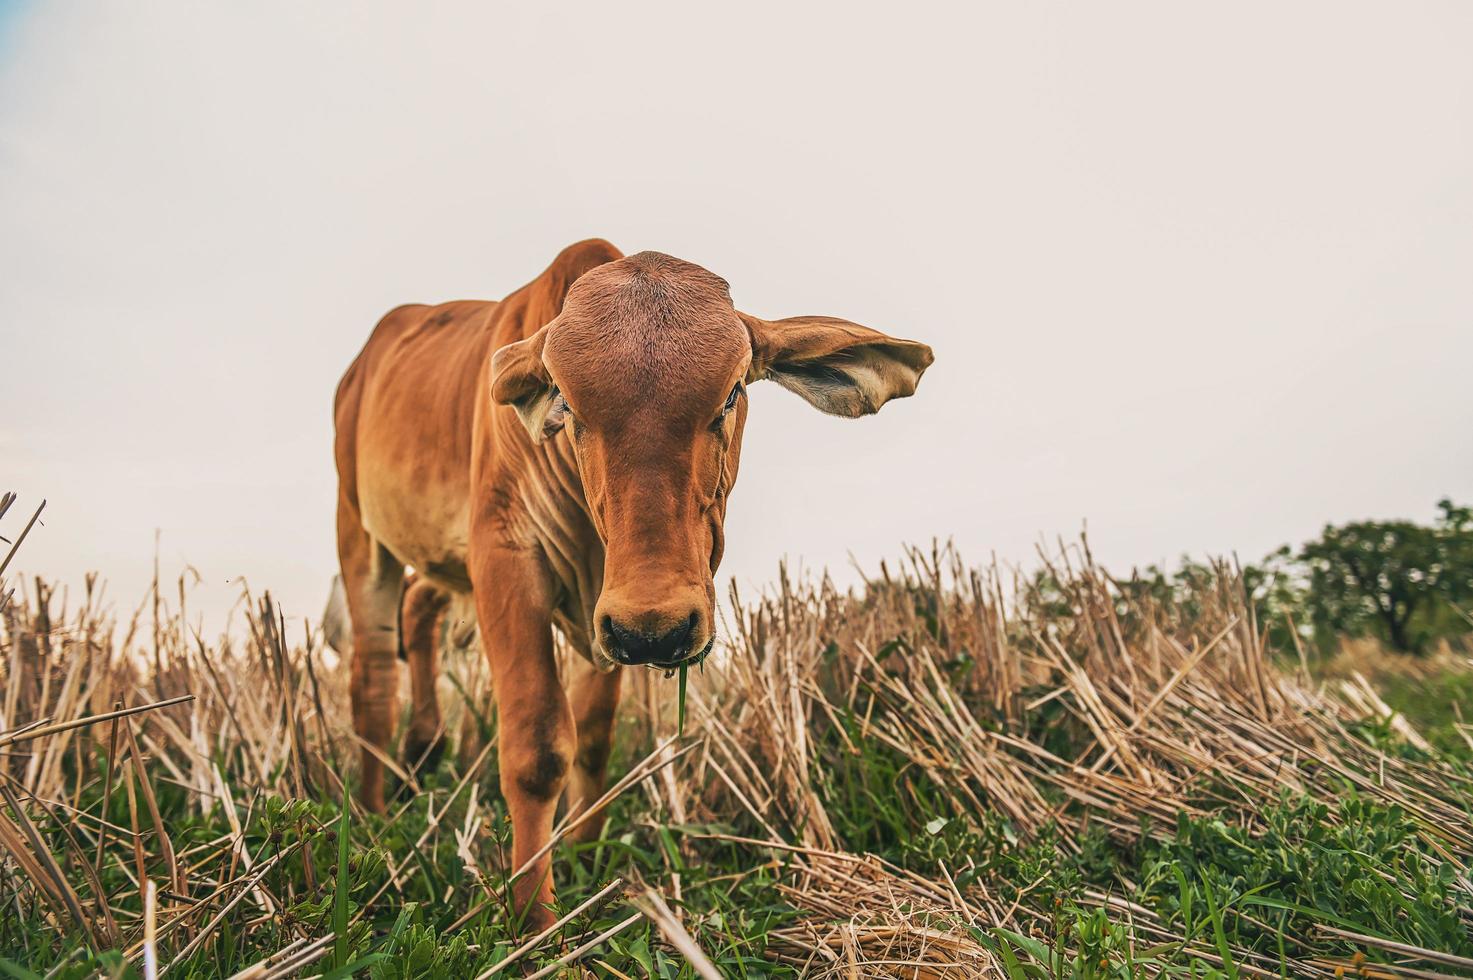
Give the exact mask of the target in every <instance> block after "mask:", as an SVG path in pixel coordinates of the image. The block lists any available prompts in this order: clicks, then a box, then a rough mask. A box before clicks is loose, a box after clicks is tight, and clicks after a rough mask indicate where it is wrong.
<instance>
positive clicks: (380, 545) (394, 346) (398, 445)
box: [335, 240, 932, 926]
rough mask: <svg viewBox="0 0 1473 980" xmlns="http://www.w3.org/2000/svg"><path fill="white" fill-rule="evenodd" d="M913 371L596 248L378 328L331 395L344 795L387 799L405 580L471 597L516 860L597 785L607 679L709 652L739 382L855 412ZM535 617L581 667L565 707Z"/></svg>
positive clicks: (541, 875) (537, 904)
mask: <svg viewBox="0 0 1473 980" xmlns="http://www.w3.org/2000/svg"><path fill="white" fill-rule="evenodd" d="M931 360H932V358H931V349H930V348H929V347H927V346H926V345H924V344H919V343H916V342H914V341H909V340H897V339H894V338H892V337H887V336H886V335H884V334H882V333H878V332H876V331H874V330H870V329H868V328H865V327H861V326H858V325H856V324H853V323H849V322H848V321H845V320H839V319H835V318H832V317H794V318H791V319H786V320H775V321H769V320H761V319H758V318H757V317H754V316H750V315H748V314H746V313H742V312H740V311H738V310H736V309H734V308H733V306H732V302H731V297H730V295H729V293H728V291H727V284H726V282H725V281H724V280H722V279H721V278H719V277H718V276H715V275H713V274H711V273H710V272H707V271H706V270H705V269H702V268H700V267H699V266H696V265H692V264H691V263H689V262H682V261H680V260H679V259H674V258H671V257H669V256H667V255H661V254H659V253H657V252H641V253H639V254H638V255H631V256H629V257H627V258H626V257H624V256H623V255H622V254H621V253H620V252H619V251H618V250H617V249H615V248H614V247H613V246H612V245H610V244H609V243H607V242H604V241H600V240H590V241H585V242H580V243H578V244H576V245H573V246H571V247H569V248H567V249H565V250H563V252H562V253H561V254H560V255H558V257H557V258H556V259H554V260H553V263H552V265H550V266H549V267H548V268H547V270H546V271H545V272H543V273H542V274H541V275H540V276H538V277H537V278H536V279H534V280H533V281H532V282H531V283H530V284H528V285H526V286H524V287H523V288H521V289H519V290H517V291H516V292H514V293H512V294H511V295H510V296H508V297H507V298H506V299H505V300H503V301H501V302H500V303H495V302H471V301H462V302H454V303H445V304H442V305H440V306H402V307H400V308H398V309H396V310H394V311H392V312H391V313H389V314H388V315H387V316H385V317H384V319H383V320H382V321H381V322H380V323H379V325H378V328H377V329H376V330H374V332H373V335H372V336H371V337H370V338H369V340H368V343H367V344H366V345H365V346H364V348H363V351H362V352H361V353H360V354H359V355H358V358H357V360H355V361H354V362H353V364H352V366H351V367H349V368H348V372H347V373H346V374H345V375H344V376H343V380H342V382H341V383H340V384H339V386H338V391H337V399H336V403H335V416H336V425H337V445H336V457H337V469H338V552H339V558H340V561H341V563H342V575H343V583H344V586H345V589H346V594H347V604H348V611H349V615H350V617H351V620H352V637H353V640H352V642H353V656H352V700H353V725H354V728H355V729H356V731H357V732H358V734H359V736H360V737H361V738H362V739H363V740H364V742H365V743H367V745H368V746H372V747H373V750H372V751H371V750H370V749H369V748H367V747H366V748H365V749H364V752H363V757H362V774H361V779H362V786H361V788H360V794H361V799H362V802H363V804H364V805H365V806H367V807H369V808H370V809H373V810H381V809H382V808H383V806H384V771H383V770H384V766H383V763H382V761H381V759H380V754H381V753H384V752H386V751H388V748H389V740H390V737H391V735H392V731H393V726H394V717H395V710H396V709H395V694H396V692H395V688H396V684H397V668H396V664H395V659H396V654H397V652H398V649H399V646H400V640H399V636H398V629H399V617H400V596H401V592H402V591H403V588H404V581H405V572H404V569H405V565H406V564H407V565H412V566H413V567H414V568H415V569H416V570H418V572H419V573H420V574H421V575H423V576H424V578H425V579H427V580H428V581H430V582H433V583H434V584H435V585H436V586H438V587H439V588H441V589H443V590H446V591H449V592H452V593H461V594H466V593H469V594H470V595H471V596H473V599H474V604H475V610H476V617H477V619H478V620H479V624H480V634H481V641H482V645H483V647H484V649H485V651H486V656H487V658H488V659H489V661H490V666H491V674H492V687H493V691H494V694H495V698H496V706H497V711H498V715H499V719H500V722H499V724H500V745H499V752H500V763H501V789H502V793H503V794H504V795H505V798H506V803H507V808H508V810H509V811H510V814H511V821H512V839H513V844H512V863H513V865H514V866H515V867H521V866H523V865H524V864H525V863H526V862H527V861H529V859H530V858H531V857H532V856H533V855H535V854H537V852H538V851H539V850H541V849H542V847H543V845H545V844H546V842H547V840H548V838H549V836H550V833H551V828H552V822H553V816H554V810H555V808H556V807H557V804H558V800H559V798H560V796H561V795H562V794H563V792H564V789H565V788H566V789H567V792H568V799H569V803H570V805H573V806H579V805H586V804H587V803H589V802H592V801H593V800H595V799H597V798H598V796H599V795H600V793H601V792H602V788H603V781H604V772H605V768H606V766H607V763H608V758H609V746H610V736H611V730H612V725H613V716H614V710H615V707H616V705H617V703H618V700H619V680H620V666H621V665H634V664H645V665H649V666H653V667H658V668H663V669H668V668H671V667H675V666H678V665H680V664H682V663H687V662H690V661H693V660H696V659H698V658H700V657H701V656H703V655H704V654H705V653H706V652H707V651H708V650H709V649H710V647H711V644H712V642H713V619H714V608H715V589H714V586H713V582H712V577H713V575H714V574H715V571H716V567H717V565H718V564H719V563H720V562H721V553H722V546H723V536H722V521H723V518H724V517H725V514H726V500H727V495H728V493H730V491H731V486H732V483H733V482H734V481H735V479H736V474H737V460H738V457H739V455H740V449H741V441H742V426H743V423H744V422H745V420H746V415H747V386H748V385H749V384H751V383H752V382H754V381H760V380H762V379H764V378H766V379H771V380H773V381H776V382H777V383H778V384H780V385H782V386H783V387H785V388H787V389H789V390H790V391H794V392H796V393H797V394H799V395H801V396H802V397H803V398H804V399H806V400H807V401H808V402H810V403H811V404H813V405H814V406H815V407H817V408H818V409H820V410H822V411H824V412H828V413H830V414H833V415H842V416H849V417H855V416H859V415H866V414H869V413H871V412H875V411H877V410H878V409H879V408H880V406H882V405H884V404H885V402H887V401H889V400H890V399H891V398H903V397H905V396H907V395H910V394H912V393H913V392H914V391H915V389H916V384H917V382H918V381H919V380H920V377H921V374H922V372H924V371H925V370H926V368H927V367H928V366H929V365H930V364H931ZM426 601H427V600H426ZM553 626H557V627H558V628H559V629H560V630H561V631H562V632H563V634H564V635H565V636H566V637H567V639H568V640H569V642H570V643H571V645H572V647H573V648H574V649H576V650H577V651H578V652H579V653H581V654H582V659H583V660H584V661H586V662H585V663H580V664H577V665H576V666H575V669H574V671H573V674H574V676H573V677H571V678H570V679H569V685H568V692H567V693H566V694H564V691H563V688H562V686H561V685H560V684H559V681H558V672H557V666H556V664H555V663H554V659H553V635H552V628H553ZM429 645H430V646H433V642H432V641H431V642H430V644H429ZM413 646H415V647H416V648H419V647H420V646H421V644H413ZM575 659H577V658H575ZM432 670H433V663H432V662H429V661H426V662H424V663H421V664H418V665H416V666H415V668H414V670H413V671H412V674H413V676H414V678H415V688H416V691H415V714H416V722H415V723H413V724H411V733H412V735H413V741H415V743H416V744H417V745H419V744H420V743H422V741H423V739H425V738H426V737H427V732H428V730H429V729H430V728H438V709H437V708H434V707H433V685H432V681H433V677H432V675H431V671H432ZM421 675H426V676H429V677H430V681H431V685H430V692H429V696H428V706H426V698H425V697H424V696H423V695H424V690H423V686H424V676H421ZM428 712H433V714H432V715H430V716H429V720H428V722H427V721H426V714H427V713H428ZM600 823H601V821H600V820H599V819H597V818H594V819H590V820H588V821H587V822H586V823H585V824H584V826H583V830H582V834H581V836H582V837H583V838H584V839H588V838H596V837H597V836H598V835H599V833H600V832H601V828H600V826H599V824H600ZM513 890H514V893H515V900H516V906H517V907H518V908H523V909H527V911H528V913H529V920H530V921H531V923H532V924H533V925H534V926H535V925H540V924H545V923H547V922H548V921H550V915H551V913H550V911H549V909H548V904H549V903H550V902H551V901H552V883H551V875H550V866H549V858H548V857H547V856H546V855H543V856H542V857H540V858H539V859H538V860H537V861H536V862H535V863H534V864H533V865H532V867H531V869H530V871H529V873H528V874H526V875H524V876H523V877H522V878H520V879H519V880H518V881H517V882H516V883H515V885H514V889H513ZM529 905H530V908H528V906H529Z"/></svg>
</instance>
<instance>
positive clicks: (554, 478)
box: [527, 433, 604, 656]
mask: <svg viewBox="0 0 1473 980" xmlns="http://www.w3.org/2000/svg"><path fill="white" fill-rule="evenodd" d="M539 449H540V451H539V452H538V453H537V454H536V455H537V463H538V470H539V472H537V474H536V475H535V479H534V480H533V481H532V482H533V483H534V484H535V485H536V488H537V489H536V490H535V491H534V492H531V493H529V494H528V495H527V507H528V511H529V516H530V517H531V519H532V523H533V527H534V533H535V535H536V537H537V538H538V541H539V543H540V544H541V546H542V551H543V553H544V554H545V555H546V556H547V561H548V565H549V567H550V569H551V571H552V573H553V576H554V578H555V579H556V581H557V584H558V586H559V591H560V596H559V603H558V610H557V612H558V613H559V615H558V617H557V619H558V625H559V626H560V627H561V628H562V630H563V632H564V633H565V634H567V636H568V640H569V642H571V643H572V644H573V645H574V646H575V647H577V648H579V652H580V653H582V654H583V655H584V656H589V655H590V654H591V645H590V644H591V637H592V628H593V607H594V604H595V603H596V602H598V594H599V591H600V589H602V588H603V571H604V548H603V542H602V540H601V539H600V538H599V536H598V531H597V530H596V529H595V528H594V525H593V518H592V516H591V515H590V513H589V507H588V501H587V500H586V499H585V498H584V496H583V481H582V479H581V478H580V477H579V475H578V463H577V461H576V460H575V459H574V457H573V446H572V437H571V436H570V435H568V434H565V433H564V434H559V435H558V436H556V437H554V438H552V439H549V440H547V441H546V442H545V443H543V444H542V446H540V447H539Z"/></svg>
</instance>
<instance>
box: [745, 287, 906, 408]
mask: <svg viewBox="0 0 1473 980" xmlns="http://www.w3.org/2000/svg"><path fill="white" fill-rule="evenodd" d="M738 315H739V316H740V317H741V318H742V322H743V323H745V324H746V325H747V332H748V333H749V334H751V336H752V366H751V368H750V369H749V370H748V371H747V381H749V382H751V381H760V380H762V379H763V378H771V379H772V380H773V381H776V382H777V383H778V384H780V385H782V386H783V387H784V388H786V389H788V390H789V391H792V392H796V393H797V394H799V395H801V396H803V398H804V399H805V400H807V401H808V403H809V404H811V405H813V406H814V407H815V408H817V409H819V410H820V411H824V412H827V413H829V414H830V415H843V416H845V417H847V418H858V417H859V416H861V415H871V414H873V413H875V412H878V411H879V410H880V406H881V405H884V404H885V403H886V402H887V401H889V400H890V399H892V398H907V397H909V396H910V395H913V394H915V390H916V385H917V384H919V383H920V380H921V375H922V374H924V373H925V370H926V368H928V367H930V366H931V362H932V361H933V360H935V357H934V356H933V355H932V354H931V348H929V347H927V346H926V345H925V344H921V343H917V342H916V341H914V340H899V339H897V338H895V337H888V336H886V335H885V334H882V333H880V332H879V331H878V330H871V329H869V328H868V327H861V326H860V325H859V324H857V323H850V322H849V321H848V320H840V319H839V318H837V317H831V316H795V317H789V318H787V319H785V320H762V319H759V318H757V317H755V316H750V315H748V314H746V313H738Z"/></svg>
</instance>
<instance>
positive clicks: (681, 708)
mask: <svg viewBox="0 0 1473 980" xmlns="http://www.w3.org/2000/svg"><path fill="white" fill-rule="evenodd" d="M688 673H690V664H688V663H687V664H681V665H680V700H679V702H678V704H679V707H678V709H677V714H678V715H679V719H680V720H679V724H680V734H682V735H684V734H685V675H686V674H688Z"/></svg>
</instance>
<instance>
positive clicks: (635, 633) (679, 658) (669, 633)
mask: <svg viewBox="0 0 1473 980" xmlns="http://www.w3.org/2000/svg"><path fill="white" fill-rule="evenodd" d="M700 618H701V617H700V614H699V613H694V612H693V613H691V614H690V616H689V617H688V618H687V619H685V620H684V621H683V622H681V623H680V624H679V625H678V626H676V627H674V628H673V629H669V630H666V631H664V632H663V633H649V632H645V631H643V630H640V629H636V628H630V627H628V626H624V625H622V624H620V623H619V622H617V621H616V620H615V619H614V618H613V617H612V616H605V617H604V621H603V633H604V648H605V649H606V650H607V651H608V653H609V656H610V657H612V658H613V659H614V660H615V661H617V662H618V663H621V664H623V665H624V666H626V667H636V666H639V667H658V668H661V669H666V670H668V669H672V668H675V667H679V666H680V665H681V664H684V663H688V662H690V661H692V660H695V659H698V658H699V657H700V656H702V655H703V654H704V653H705V652H706V650H705V649H701V650H696V649H693V641H694V640H695V639H696V635H695V634H696V628H697V626H698V624H699V623H700ZM709 647H710V643H709V641H708V642H707V644H706V648H707V649H709Z"/></svg>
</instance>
